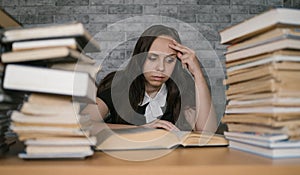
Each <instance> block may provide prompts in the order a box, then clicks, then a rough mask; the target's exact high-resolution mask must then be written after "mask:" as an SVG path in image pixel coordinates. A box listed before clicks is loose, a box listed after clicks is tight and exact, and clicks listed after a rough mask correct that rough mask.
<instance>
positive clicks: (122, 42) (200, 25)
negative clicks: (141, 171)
mask: <svg viewBox="0 0 300 175" xmlns="http://www.w3.org/2000/svg"><path fill="white" fill-rule="evenodd" d="M0 6H1V7H2V8H4V9H5V10H6V11H7V12H9V13H10V14H11V15H12V16H14V17H15V18H16V19H17V20H19V21H20V22H21V23H23V24H24V25H25V26H36V25H44V24H52V23H65V22H71V21H79V22H82V23H84V24H85V26H86V28H87V29H88V30H89V31H90V33H92V34H93V35H94V36H95V38H97V39H98V40H99V42H100V43H101V47H102V49H103V51H104V52H102V53H94V54H91V55H92V56H94V57H95V58H96V59H98V60H99V62H101V63H102V64H103V71H102V72H101V73H100V74H99V77H98V79H101V78H102V77H103V76H104V75H105V74H107V73H108V72H111V71H113V70H116V69H117V68H119V66H121V65H122V64H123V63H125V62H126V60H127V59H128V58H129V57H130V54H131V51H132V49H133V46H134V44H135V41H136V38H137V37H138V36H139V35H140V34H141V32H142V31H143V30H144V29H145V28H146V27H148V26H150V25H152V24H156V23H163V24H165V25H169V26H173V27H175V28H176V29H177V30H179V32H180V34H181V37H182V40H183V41H184V44H186V45H188V46H190V47H192V48H193V49H194V50H196V53H197V54H198V57H199V59H200V61H201V63H202V65H203V69H204V72H205V74H206V75H207V76H208V77H209V82H210V86H211V87H212V88H211V90H212V94H213V100H214V103H215V104H216V109H217V113H218V116H222V114H223V112H224V87H223V86H222V79H223V75H224V70H223V67H224V62H225V61H224V56H223V52H224V51H225V49H226V46H224V45H220V44H219V40H220V37H219V34H218V32H219V31H220V30H222V29H224V28H225V27H228V26H230V25H233V24H235V23H238V22H240V21H243V20H245V19H247V18H250V17H252V16H254V15H256V14H258V13H261V12H263V11H266V10H268V9H270V8H272V7H289V8H298V9H300V0H0ZM143 15H152V16H151V17H147V18H142V17H141V16H143ZM162 16H164V17H162ZM168 17H171V18H168ZM121 20H123V22H122V21H121ZM124 20H125V21H124ZM120 21H121V22H120ZM195 36H196V37H195Z"/></svg>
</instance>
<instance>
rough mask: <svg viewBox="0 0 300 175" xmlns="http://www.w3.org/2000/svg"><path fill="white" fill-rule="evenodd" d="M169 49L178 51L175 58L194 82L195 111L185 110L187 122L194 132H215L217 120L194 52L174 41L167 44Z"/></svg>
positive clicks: (191, 109)
mask: <svg viewBox="0 0 300 175" xmlns="http://www.w3.org/2000/svg"><path fill="white" fill-rule="evenodd" d="M169 47H170V48H172V49H174V50H176V51H178V53H177V56H178V58H179V59H180V60H181V63H182V65H183V67H185V68H187V69H188V71H189V72H190V73H191V74H192V76H193V77H194V81H195V91H196V92H195V95H196V97H195V98H196V109H193V108H188V109H185V110H186V111H185V116H186V118H187V120H188V121H189V122H190V123H191V124H192V126H193V127H194V130H197V131H211V132H215V131H216V130H217V119H216V115H215V111H214V107H213V104H212V101H211V96H210V92H209V90H208V87H207V84H206V81H205V78H204V76H203V74H202V71H201V68H200V64H199V61H198V58H197V56H196V54H195V51H193V50H191V49H190V48H188V47H186V46H183V45H181V44H179V43H177V42H176V41H175V40H173V43H170V44H169Z"/></svg>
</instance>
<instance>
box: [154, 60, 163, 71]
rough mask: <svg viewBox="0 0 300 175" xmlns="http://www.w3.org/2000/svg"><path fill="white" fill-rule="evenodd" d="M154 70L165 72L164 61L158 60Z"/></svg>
mask: <svg viewBox="0 0 300 175" xmlns="http://www.w3.org/2000/svg"><path fill="white" fill-rule="evenodd" d="M156 70H157V71H160V72H163V71H164V70H165V63H164V59H159V61H158V62H157V65H156Z"/></svg>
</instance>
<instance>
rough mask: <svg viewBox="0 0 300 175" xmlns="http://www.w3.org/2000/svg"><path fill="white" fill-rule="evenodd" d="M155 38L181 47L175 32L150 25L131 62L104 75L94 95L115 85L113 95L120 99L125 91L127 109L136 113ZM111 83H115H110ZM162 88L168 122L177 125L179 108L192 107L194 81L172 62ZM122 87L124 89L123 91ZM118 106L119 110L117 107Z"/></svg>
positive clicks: (142, 95) (179, 66)
mask: <svg viewBox="0 0 300 175" xmlns="http://www.w3.org/2000/svg"><path fill="white" fill-rule="evenodd" d="M159 36H168V37H171V38H173V39H174V40H176V41H177V42H178V43H181V40H180V38H179V34H178V32H177V31H176V30H175V29H173V28H170V27H166V26H163V25H154V26H151V27H150V28H148V29H146V30H145V31H144V32H143V33H142V35H141V36H140V38H139V39H138V41H137V43H136V45H135V48H134V51H133V54H132V58H131V59H130V61H129V63H128V65H127V67H126V68H125V69H124V70H122V71H117V72H112V73H110V74H108V75H107V76H106V77H105V78H104V79H103V80H102V81H101V82H100V85H99V87H98V94H99V93H101V92H102V91H104V90H106V89H108V88H113V87H114V85H112V84H115V85H116V86H117V87H118V91H116V92H118V93H119V95H120V96H122V95H123V94H124V92H120V91H122V90H126V89H127V90H129V102H130V105H131V107H132V109H133V110H135V111H136V110H137V108H138V105H139V104H140V103H141V102H142V101H143V98H144V95H145V77H144V75H143V65H144V62H145V60H146V58H147V53H148V51H149V49H150V47H151V45H152V43H153V42H154V40H155V39H156V38H157V37H159ZM116 75H119V76H116ZM113 79H114V81H115V82H116V83H112V81H113ZM128 80H129V81H128ZM130 80H132V81H130ZM165 84H166V87H167V90H168V95H167V106H168V108H169V109H171V113H172V117H171V118H169V119H168V120H169V121H170V122H172V123H174V124H175V123H176V122H177V121H178V118H179V116H180V115H182V114H181V112H180V111H181V110H180V109H181V106H194V105H195V87H194V81H193V79H192V77H191V76H190V75H189V74H188V73H187V71H186V70H184V69H183V68H182V66H181V63H180V61H176V65H175V68H174V71H173V73H172V75H171V77H170V78H169V79H168V80H167V81H166V83H165ZM120 85H121V86H123V87H124V88H123V87H122V89H120ZM126 86H127V87H128V88H126ZM125 94H126V92H125ZM181 97H184V98H181ZM125 98H126V97H125ZM127 99H128V96H127ZM120 105H121V106H122V104H121V103H120ZM127 107H128V106H127ZM124 108H126V107H124ZM125 110H126V109H124V111H125ZM126 115H131V116H132V113H127V114H126Z"/></svg>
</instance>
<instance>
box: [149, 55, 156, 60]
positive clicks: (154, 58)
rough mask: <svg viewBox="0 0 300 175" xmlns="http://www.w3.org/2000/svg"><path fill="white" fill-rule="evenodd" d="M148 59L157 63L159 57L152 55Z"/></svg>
mask: <svg viewBox="0 0 300 175" xmlns="http://www.w3.org/2000/svg"><path fill="white" fill-rule="evenodd" d="M148 59H149V60H151V61H155V60H156V59H157V56H155V55H150V56H148Z"/></svg>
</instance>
